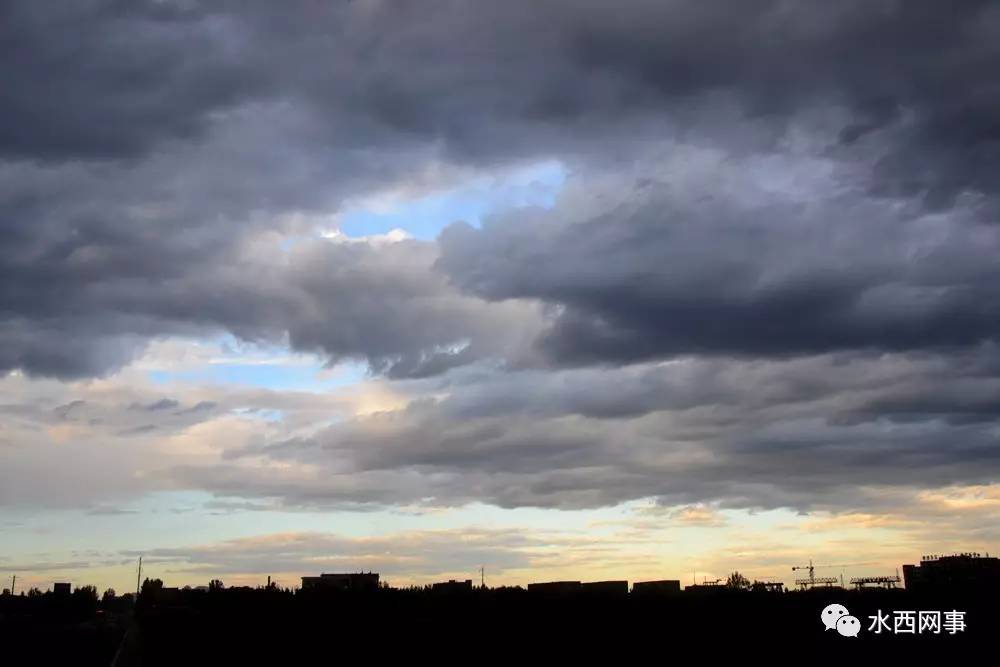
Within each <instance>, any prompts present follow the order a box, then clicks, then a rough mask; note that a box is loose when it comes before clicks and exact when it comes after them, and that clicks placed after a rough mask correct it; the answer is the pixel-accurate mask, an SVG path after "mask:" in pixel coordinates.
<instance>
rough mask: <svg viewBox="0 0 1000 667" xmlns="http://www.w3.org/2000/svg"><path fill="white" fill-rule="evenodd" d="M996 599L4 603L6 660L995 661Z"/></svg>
mask: <svg viewBox="0 0 1000 667" xmlns="http://www.w3.org/2000/svg"><path fill="white" fill-rule="evenodd" d="M830 603H838V604H843V605H844V606H846V607H847V608H848V610H849V611H850V613H851V615H853V616H856V617H858V619H859V620H860V622H861V631H860V633H859V636H858V637H857V638H850V637H843V636H841V635H840V634H838V633H837V632H836V631H830V630H825V629H824V626H823V624H822V623H821V621H820V613H821V611H822V610H823V608H824V607H825V606H826V605H828V604H830ZM998 605H1000V600H997V599H996V598H995V597H994V596H993V595H992V594H989V593H987V592H986V591H974V592H971V593H966V594H958V593H952V594H945V595H936V596H920V595H914V594H912V593H907V592H904V591H865V592H856V591H843V590H831V591H815V592H807V593H785V594H763V593H761V594H756V593H746V592H728V591H720V592H718V593H714V594H712V593H709V594H698V595H695V594H690V593H681V594H679V595H674V596H670V597H651V598H637V597H635V596H603V597H602V596H584V595H579V594H577V595H569V596H540V595H538V594H529V593H527V592H525V591H523V590H520V589H495V590H492V591H483V592H480V591H474V592H473V593H470V594H455V595H440V594H433V593H429V592H414V591H391V590H380V591H378V592H377V593H369V594H350V593H333V594H324V595H303V594H298V595H294V594H292V593H290V592H285V591H280V590H263V589H261V590H247V589H243V590H233V589H230V590H224V591H213V592H197V591H192V592H190V593H187V592H185V593H184V594H182V595H180V596H178V597H175V598H174V599H171V600H168V601H163V600H161V601H153V600H151V599H149V598H148V597H147V598H146V599H140V602H139V604H138V606H137V608H136V609H135V612H134V614H121V613H114V612H109V613H99V612H100V610H98V613H95V614H94V615H93V616H91V617H89V618H78V617H74V616H73V614H71V613H69V612H66V611H65V610H63V612H62V614H61V615H60V614H59V613H51V610H48V611H47V612H46V613H34V614H27V615H26V614H20V615H18V614H6V615H4V616H0V665H5V664H11V665H22V664H23V665H48V664H53V665H55V664H58V665H111V664H115V665H117V666H118V667H128V666H130V665H145V666H155V665H171V666H173V665H257V664H261V665H291V664H303V665H319V664H323V665H332V664H334V663H336V662H342V661H345V660H353V659H354V658H356V657H361V658H363V659H379V660H385V659H392V660H403V659H407V660H419V661H421V662H423V661H426V660H433V661H435V662H442V661H443V662H452V661H456V662H457V661H459V660H461V661H468V660H487V659H489V660H496V659H503V660H518V661H522V660H527V661H535V660H538V659H547V660H548V659H551V660H558V661H560V662H564V661H567V660H588V661H592V660H598V661H601V662H610V663H612V664H619V663H622V664H624V663H631V662H642V663H647V662H650V661H653V662H656V663H664V662H667V661H670V660H681V659H682V658H683V659H684V661H685V662H687V661H689V660H691V659H697V660H699V661H700V660H702V659H708V660H711V659H713V658H720V657H725V658H726V659H733V658H736V659H744V660H750V659H757V658H764V659H769V660H772V661H774V660H783V659H788V660H789V661H791V660H792V659H796V660H797V661H801V658H802V656H803V655H808V656H811V658H810V661H815V660H817V659H818V660H823V659H824V658H826V659H830V660H838V661H839V660H850V661H851V662H852V663H858V662H859V661H860V664H872V663H874V662H888V661H890V660H891V661H898V660H903V659H906V660H911V661H913V663H912V664H926V663H927V662H930V661H937V660H938V659H939V658H943V657H948V658H949V659H950V660H952V661H957V660H962V659H975V660H976V661H977V663H978V664H983V661H984V660H985V661H986V662H985V664H996V663H997V656H996V650H997V649H996V647H997V646H998V639H1000V613H998V611H1000V610H998ZM952 610H959V611H964V612H965V615H964V622H965V625H966V628H965V630H964V631H961V632H956V633H955V634H951V633H949V632H948V631H947V630H946V629H942V632H941V633H940V634H935V633H931V632H927V631H925V632H923V633H915V634H912V635H911V634H903V633H896V632H893V631H889V630H886V629H884V628H883V630H882V632H881V633H880V634H876V633H875V632H874V631H871V630H869V625H870V624H871V620H870V619H869V616H874V615H876V614H877V613H878V612H879V611H881V613H882V614H883V616H885V617H888V621H889V625H890V627H893V626H894V618H893V617H894V612H896V611H915V612H916V611H941V612H945V611H952ZM123 638H124V641H123ZM4 647H5V648H4ZM803 652H805V653H803Z"/></svg>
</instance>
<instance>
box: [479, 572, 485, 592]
mask: <svg viewBox="0 0 1000 667" xmlns="http://www.w3.org/2000/svg"><path fill="white" fill-rule="evenodd" d="M479 587H480V588H482V589H483V590H485V589H486V568H485V567H481V568H479Z"/></svg>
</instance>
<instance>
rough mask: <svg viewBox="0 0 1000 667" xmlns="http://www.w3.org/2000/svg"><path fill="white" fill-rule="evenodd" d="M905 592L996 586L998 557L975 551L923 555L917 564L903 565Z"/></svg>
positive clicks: (999, 573)
mask: <svg viewBox="0 0 1000 667" xmlns="http://www.w3.org/2000/svg"><path fill="white" fill-rule="evenodd" d="M903 582H904V583H905V585H906V589H907V590H908V591H915V592H941V591H946V590H956V589H961V590H998V589H1000V558H996V557H990V555H989V554H987V555H985V556H982V555H980V554H978V553H961V554H954V555H951V556H924V557H923V558H922V559H921V560H920V563H919V564H917V565H904V566H903Z"/></svg>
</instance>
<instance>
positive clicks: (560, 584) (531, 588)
mask: <svg viewBox="0 0 1000 667" xmlns="http://www.w3.org/2000/svg"><path fill="white" fill-rule="evenodd" d="M582 590H583V584H581V583H580V582H579V581H546V582H542V583H537V584H528V592H529V593H548V594H565V593H579V592H580V591H582Z"/></svg>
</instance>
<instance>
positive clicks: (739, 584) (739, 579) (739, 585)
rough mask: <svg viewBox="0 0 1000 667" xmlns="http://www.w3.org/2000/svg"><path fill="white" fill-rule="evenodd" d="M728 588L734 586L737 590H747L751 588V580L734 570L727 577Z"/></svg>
mask: <svg viewBox="0 0 1000 667" xmlns="http://www.w3.org/2000/svg"><path fill="white" fill-rule="evenodd" d="M726 588H732V589H736V590H741V591H743V590H747V589H749V588H750V580H749V579H747V578H746V577H744V576H743V575H742V574H740V573H739V572H733V573H732V574H731V575H729V578H728V579H726Z"/></svg>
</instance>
